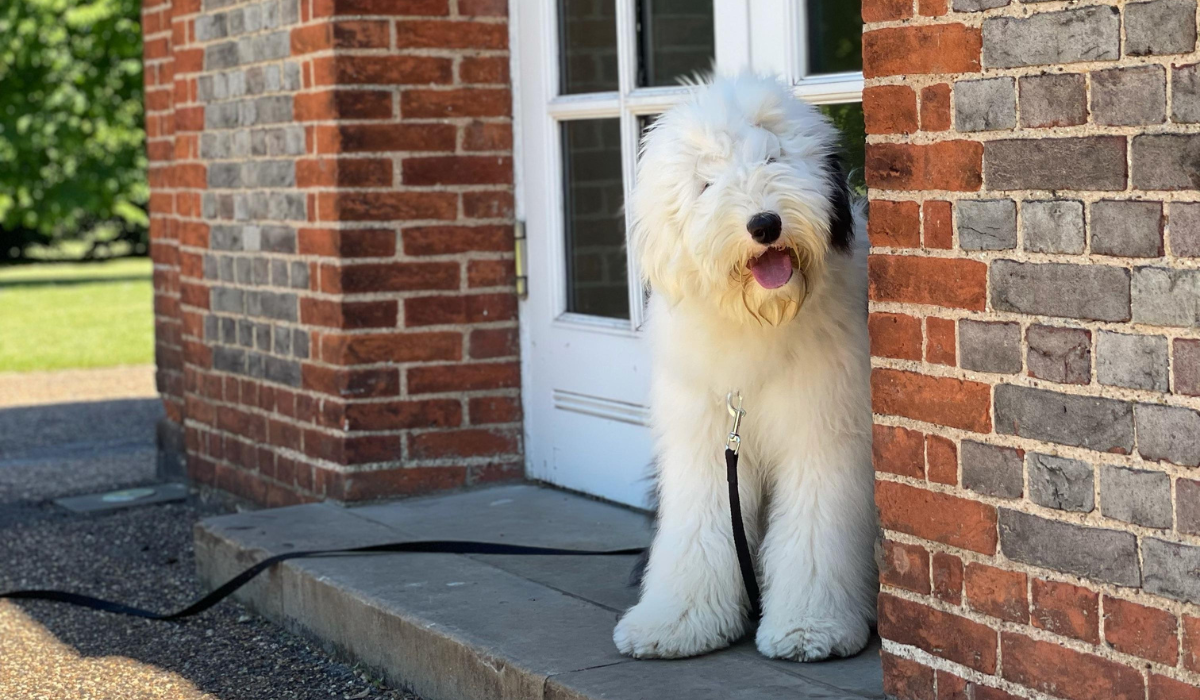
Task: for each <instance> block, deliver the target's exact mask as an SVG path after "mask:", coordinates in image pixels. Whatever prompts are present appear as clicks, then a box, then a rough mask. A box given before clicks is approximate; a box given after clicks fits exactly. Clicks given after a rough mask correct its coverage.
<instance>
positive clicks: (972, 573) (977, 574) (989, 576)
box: [965, 562, 1029, 622]
mask: <svg viewBox="0 0 1200 700" xmlns="http://www.w3.org/2000/svg"><path fill="white" fill-rule="evenodd" d="M1027 582H1028V579H1027V578H1026V576H1025V574H1022V573H1018V572H1015V571H1005V570H1004V569H997V568H996V567H994V566H987V565H984V564H976V563H974V562H972V563H970V564H968V565H967V571H966V578H965V584H966V592H967V605H969V606H970V607H971V609H972V610H977V611H979V612H981V613H984V614H985V615H991V616H992V617H998V618H1000V619H1001V620H1008V621H1009V622H1028V621H1029V603H1028V601H1027V600H1026V596H1025V588H1026V585H1027Z"/></svg>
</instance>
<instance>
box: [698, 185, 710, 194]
mask: <svg viewBox="0 0 1200 700" xmlns="http://www.w3.org/2000/svg"><path fill="white" fill-rule="evenodd" d="M709 187H712V183H711V182H706V183H704V185H703V186H702V187H701V188H700V194H704V193H705V192H706V191H707V190H708V188H709Z"/></svg>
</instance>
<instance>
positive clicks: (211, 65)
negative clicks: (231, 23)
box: [204, 41, 238, 70]
mask: <svg viewBox="0 0 1200 700" xmlns="http://www.w3.org/2000/svg"><path fill="white" fill-rule="evenodd" d="M237 64H238V44H237V42H236V41H226V42H223V43H220V44H213V45H212V46H209V47H207V48H205V49H204V70H221V69H223V68H233V67H234V66H236V65H237Z"/></svg>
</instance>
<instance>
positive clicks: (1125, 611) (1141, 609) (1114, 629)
mask: <svg viewBox="0 0 1200 700" xmlns="http://www.w3.org/2000/svg"><path fill="white" fill-rule="evenodd" d="M1104 641H1106V642H1108V644H1109V645H1110V646H1111V647H1112V648H1114V649H1116V650H1117V651H1123V652H1125V653H1126V654H1133V655H1134V656H1140V657H1142V658H1143V659H1149V660H1151V661H1157V662H1158V663H1160V664H1166V665H1167V666H1174V665H1175V662H1176V661H1178V660H1179V639H1178V626H1177V624H1176V621H1175V616H1174V615H1173V614H1171V613H1169V612H1167V611H1166V610H1159V609H1158V608H1150V607H1147V606H1145V605H1138V604H1137V603H1131V602H1130V601H1128V600H1121V599H1120V598H1113V597H1112V596H1107V595H1106V596H1104Z"/></svg>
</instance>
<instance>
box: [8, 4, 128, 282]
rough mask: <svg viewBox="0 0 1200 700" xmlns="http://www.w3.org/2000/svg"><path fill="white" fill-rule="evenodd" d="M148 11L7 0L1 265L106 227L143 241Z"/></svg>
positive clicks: (125, 6) (126, 6) (122, 6)
mask: <svg viewBox="0 0 1200 700" xmlns="http://www.w3.org/2000/svg"><path fill="white" fill-rule="evenodd" d="M140 6H141V3H140V0H0V260H2V259H4V258H5V257H14V256H16V257H19V256H20V255H21V251H23V250H24V249H25V248H26V247H27V246H28V245H30V244H32V243H42V244H55V243H58V242H60V241H63V240H70V239H74V238H80V237H86V236H94V235H95V232H96V230H97V229H98V228H104V229H108V230H110V231H113V230H115V231H116V233H117V235H118V236H119V237H121V238H124V239H126V240H136V241H141V242H144V240H145V236H146V227H147V223H148V221H147V216H146V209H145V207H146V202H147V199H148V198H149V187H148V186H147V184H146V156H145V138H146V135H145V131H144V130H143V111H142V36H141V27H140V22H139V12H140ZM143 247H144V246H143Z"/></svg>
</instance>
